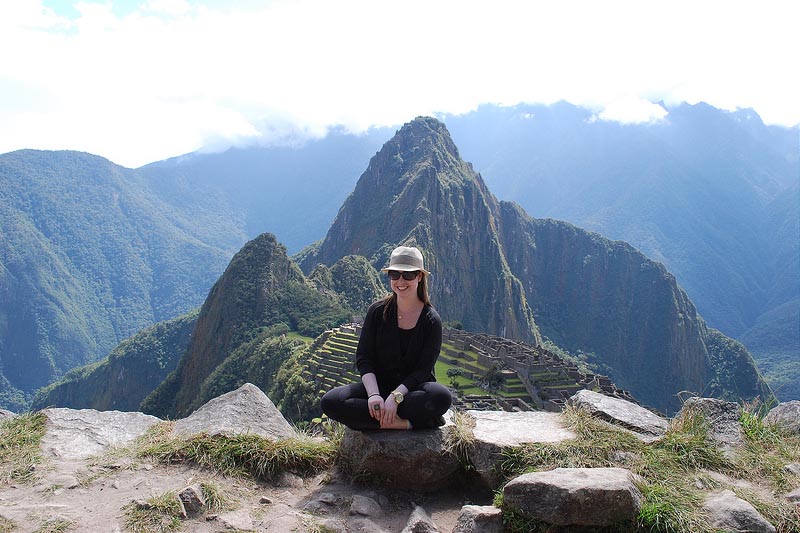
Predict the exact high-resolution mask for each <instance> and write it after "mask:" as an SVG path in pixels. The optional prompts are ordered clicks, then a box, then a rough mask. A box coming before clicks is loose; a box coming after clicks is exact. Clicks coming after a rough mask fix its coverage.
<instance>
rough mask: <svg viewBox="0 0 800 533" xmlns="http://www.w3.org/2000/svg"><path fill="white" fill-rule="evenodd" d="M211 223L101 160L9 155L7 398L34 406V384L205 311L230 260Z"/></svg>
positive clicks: (2, 245) (2, 206) (0, 200)
mask: <svg viewBox="0 0 800 533" xmlns="http://www.w3.org/2000/svg"><path fill="white" fill-rule="evenodd" d="M210 218H213V215H212V216H210V217H208V216H206V215H202V214H201V215H198V216H196V217H194V218H192V216H191V215H190V214H188V213H186V212H180V211H175V210H173V209H171V208H169V207H168V206H166V205H165V204H164V203H163V202H162V201H161V200H159V199H158V198H157V197H156V196H154V195H153V194H152V193H151V192H150V191H149V189H148V188H147V186H146V184H145V183H143V182H142V181H141V179H140V177H139V175H138V174H137V173H136V172H135V171H131V170H128V169H124V168H122V167H119V166H117V165H114V164H113V163H110V162H109V161H107V160H105V159H102V158H100V157H96V156H92V155H89V154H83V153H77V152H38V151H33V150H23V151H19V152H13V153H9V154H3V155H1V156H0V295H2V298H0V364H1V367H2V379H0V401H2V402H3V403H4V404H5V405H6V406H13V407H16V408H24V407H25V402H26V401H27V400H29V399H30V395H31V392H32V391H33V390H35V389H36V388H38V387H41V386H43V385H47V384H48V383H50V382H51V381H52V380H53V379H55V378H57V377H59V376H61V375H63V374H64V372H66V371H67V370H69V369H70V368H72V367H75V366H77V365H81V364H85V363H88V362H92V361H96V360H97V359H99V358H100V357H102V356H104V355H106V354H107V353H108V352H109V351H110V350H111V349H112V348H113V347H114V346H115V345H116V344H117V343H118V342H119V341H121V340H122V339H125V338H127V337H128V336H130V335H132V334H133V333H135V332H136V331H138V330H140V329H142V328H143V327H146V326H148V325H150V324H153V323H154V322H157V321H161V320H165V319H167V318H172V317H174V316H176V315H178V314H181V313H184V312H186V311H188V310H189V309H191V308H193V307H196V306H197V305H199V304H200V302H201V301H202V297H203V295H204V294H205V293H206V291H207V290H208V287H209V286H210V285H211V283H212V282H213V279H214V277H215V276H216V275H217V273H218V272H219V271H221V270H222V267H223V266H224V261H225V259H226V256H227V254H228V252H226V251H225V249H224V248H223V247H221V246H218V245H217V244H216V243H215V242H214V239H213V238H212V235H211V234H210V232H209V230H208V229H207V228H209V227H213V224H206V225H204V226H202V227H197V222H198V220H202V221H206V222H207V221H208V220H209V219H210ZM223 220H224V219H223ZM223 225H225V224H223ZM226 232H227V231H226ZM228 233H229V232H228Z"/></svg>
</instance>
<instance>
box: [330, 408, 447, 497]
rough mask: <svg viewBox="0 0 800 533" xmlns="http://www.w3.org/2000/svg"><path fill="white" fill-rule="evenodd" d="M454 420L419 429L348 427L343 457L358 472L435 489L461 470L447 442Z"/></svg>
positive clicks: (400, 485)
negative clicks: (366, 429) (430, 427)
mask: <svg viewBox="0 0 800 533" xmlns="http://www.w3.org/2000/svg"><path fill="white" fill-rule="evenodd" d="M452 428H453V425H452V422H450V421H449V420H448V423H447V424H446V425H445V426H443V427H441V428H437V429H425V430H420V431H403V430H377V431H354V430H351V429H345V434H344V442H343V443H342V461H343V463H344V464H345V465H346V467H347V468H348V469H349V470H350V471H351V472H352V473H353V474H354V475H356V476H359V475H366V476H369V477H371V478H373V479H375V480H377V481H381V482H384V483H387V484H391V485H392V486H393V487H397V488H404V489H417V490H420V491H433V490H436V489H439V488H441V487H444V486H446V485H447V484H448V483H449V482H450V481H451V479H452V477H453V475H454V474H455V473H456V472H457V471H458V470H459V468H460V464H459V462H458V459H457V458H456V457H455V455H453V454H452V453H451V452H450V451H448V449H447V446H446V442H447V441H446V436H447V434H448V432H449V431H451V430H452Z"/></svg>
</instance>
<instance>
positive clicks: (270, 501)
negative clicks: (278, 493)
mask: <svg viewBox="0 0 800 533" xmlns="http://www.w3.org/2000/svg"><path fill="white" fill-rule="evenodd" d="M258 503H261V504H265V505H268V504H270V503H272V500H271V499H269V498H267V497H266V496H262V497H261V499H260V500H258Z"/></svg>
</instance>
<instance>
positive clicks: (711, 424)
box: [677, 398, 744, 454]
mask: <svg viewBox="0 0 800 533" xmlns="http://www.w3.org/2000/svg"><path fill="white" fill-rule="evenodd" d="M690 410H691V411H694V412H697V413H699V414H701V415H703V417H704V418H705V420H706V422H707V426H708V438H709V439H711V440H712V441H713V442H714V443H715V444H716V445H717V446H719V447H720V448H722V450H723V451H724V452H725V453H726V454H730V453H731V452H732V451H733V450H734V448H738V447H740V446H742V445H744V434H743V433H742V424H741V422H739V406H738V405H737V404H735V403H733V402H726V401H724V400H718V399H716V398H689V399H688V400H686V402H684V404H683V407H681V410H680V412H679V413H678V415H677V417H678V418H680V417H681V416H685V415H686V414H687V412H688V411H690Z"/></svg>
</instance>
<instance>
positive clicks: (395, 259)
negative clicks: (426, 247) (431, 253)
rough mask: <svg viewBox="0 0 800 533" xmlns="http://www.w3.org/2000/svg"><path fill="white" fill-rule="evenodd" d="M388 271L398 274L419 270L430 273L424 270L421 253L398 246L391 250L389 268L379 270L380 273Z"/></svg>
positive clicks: (409, 247)
mask: <svg viewBox="0 0 800 533" xmlns="http://www.w3.org/2000/svg"><path fill="white" fill-rule="evenodd" d="M388 270H397V271H400V272H411V271H414V270H421V271H422V272H425V273H426V274H430V272H428V271H427V270H425V267H424V263H423V261H422V252H420V251H419V249H418V248H414V247H413V246H398V247H397V248H395V249H394V250H392V255H391V257H389V266H387V267H384V268H382V269H381V271H382V272H386V271H388Z"/></svg>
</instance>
